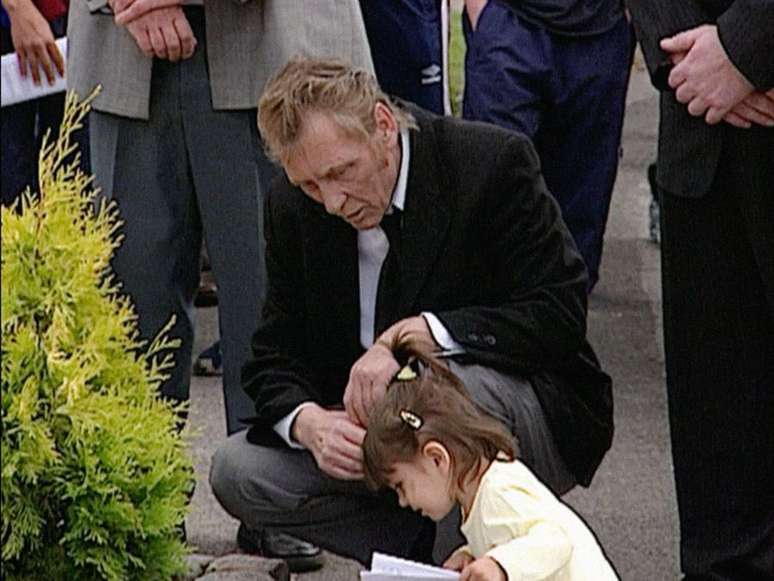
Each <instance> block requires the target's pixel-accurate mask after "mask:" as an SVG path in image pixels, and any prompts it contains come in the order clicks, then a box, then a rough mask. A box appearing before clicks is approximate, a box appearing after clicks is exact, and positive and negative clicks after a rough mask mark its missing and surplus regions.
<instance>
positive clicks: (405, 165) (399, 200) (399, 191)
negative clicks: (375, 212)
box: [390, 129, 411, 212]
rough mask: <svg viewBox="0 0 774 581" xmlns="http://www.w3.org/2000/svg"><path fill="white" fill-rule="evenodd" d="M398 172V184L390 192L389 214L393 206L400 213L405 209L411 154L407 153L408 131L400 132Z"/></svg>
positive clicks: (402, 130)
mask: <svg viewBox="0 0 774 581" xmlns="http://www.w3.org/2000/svg"><path fill="white" fill-rule="evenodd" d="M400 154H401V155H400V170H398V182H397V183H396V184H395V189H394V190H393V191H392V204H391V205H390V212H392V207H393V206H394V207H395V208H397V209H398V210H400V211H403V210H404V209H405V207H406V187H407V186H408V170H409V161H410V159H411V152H410V151H409V132H408V129H401V131H400Z"/></svg>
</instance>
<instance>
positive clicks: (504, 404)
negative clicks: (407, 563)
mask: <svg viewBox="0 0 774 581" xmlns="http://www.w3.org/2000/svg"><path fill="white" fill-rule="evenodd" d="M450 367H451V369H452V371H454V372H455V373H456V374H457V375H458V376H459V377H460V378H461V379H462V380H463V382H464V383H465V385H466V386H467V388H468V390H469V393H470V395H471V397H472V398H473V399H474V400H475V401H476V402H477V403H478V404H479V405H480V406H481V407H482V408H483V409H484V410H486V411H487V412H488V413H490V414H491V415H493V416H494V417H496V418H498V419H500V420H502V421H503V422H504V423H505V425H506V426H507V427H508V428H509V429H510V430H511V432H512V433H513V434H514V436H515V437H516V438H518V441H519V447H520V450H521V458H522V460H523V461H524V462H525V463H526V464H528V465H529V466H530V467H531V468H532V469H533V470H534V471H535V473H536V474H538V476H540V477H541V478H542V479H543V480H544V481H545V482H546V483H547V484H548V485H549V486H551V488H552V489H553V490H555V491H557V493H559V494H561V493H564V492H566V491H567V490H569V489H570V488H572V486H573V485H574V483H575V481H574V478H573V477H572V475H571V474H570V473H569V471H568V470H567V468H566V466H565V464H564V461H563V460H562V459H561V457H560V456H559V453H558V450H557V448H556V445H555V443H554V439H553V437H552V435H551V433H550V432H549V430H548V427H547V425H546V422H545V417H544V415H543V411H542V409H541V408H540V404H539V402H538V400H537V397H536V396H535V392H534V390H533V388H532V386H531V385H530V384H529V382H527V381H524V380H522V379H519V378H514V377H510V376H507V375H504V374H502V373H498V372H496V371H494V370H492V369H489V368H485V367H481V366H478V365H468V366H464V365H459V364H457V363H454V362H450ZM210 484H211V485H212V489H213V491H214V493H215V496H216V498H217V499H218V501H219V502H220V503H221V505H222V506H223V508H225V509H226V511H227V512H228V513H229V514H231V515H232V516H234V517H235V518H237V519H239V520H240V521H242V522H243V523H245V525H247V526H248V527H250V528H272V529H276V530H282V531H286V532H289V533H292V534H294V535H296V536H299V537H301V538H304V539H307V540H309V541H312V542H314V543H316V544H319V545H320V546H322V547H324V548H326V549H329V550H332V551H334V552H337V553H339V554H344V555H347V556H350V557H353V558H355V559H358V560H359V561H361V562H362V563H368V562H370V559H371V553H372V552H373V551H375V550H377V551H381V552H387V553H390V554H395V555H399V556H409V554H410V551H411V549H412V547H414V544H415V543H416V542H417V540H418V535H420V534H421V532H422V521H421V519H420V518H418V515H417V514H415V513H413V512H409V511H407V510H405V509H401V508H399V507H398V505H397V503H396V502H395V499H394V497H393V496H391V495H381V496H380V495H377V494H374V493H372V492H370V491H369V490H368V489H367V488H366V487H365V485H364V484H363V483H362V482H347V481H341V480H336V479H333V478H331V477H329V476H327V475H325V474H323V473H322V472H321V471H320V470H319V469H318V468H317V465H316V463H315V460H314V457H313V456H312V454H311V453H310V452H307V451H306V450H293V449H290V448H269V447H263V446H255V445H253V444H250V443H249V442H248V441H247V439H246V435H245V434H244V433H240V434H236V435H233V436H231V437H230V438H228V439H227V440H226V441H225V442H224V443H223V445H222V446H221V447H220V448H219V449H218V451H217V452H216V453H215V455H214V457H213V459H212V467H211V471H210ZM461 543H462V537H461V536H460V534H459V532H458V518H457V517H456V516H455V515H454V514H452V515H450V516H449V517H447V519H445V520H444V521H442V523H441V525H440V526H439V530H438V536H437V539H436V547H435V551H434V554H435V556H436V559H438V560H440V559H443V558H444V557H446V556H447V555H448V553H449V552H451V551H452V550H453V549H454V548H456V547H457V546H458V545H459V544H461Z"/></svg>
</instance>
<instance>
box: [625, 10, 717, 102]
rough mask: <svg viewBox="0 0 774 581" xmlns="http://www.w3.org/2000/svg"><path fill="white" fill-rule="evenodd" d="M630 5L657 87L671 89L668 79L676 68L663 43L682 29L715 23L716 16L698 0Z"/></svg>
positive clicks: (646, 60) (644, 54)
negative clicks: (714, 17)
mask: <svg viewBox="0 0 774 581" xmlns="http://www.w3.org/2000/svg"><path fill="white" fill-rule="evenodd" d="M626 6H627V7H628V9H629V12H631V15H632V21H633V24H634V30H635V32H636V34H637V40H638V41H639V43H640V48H641V49H642V54H643V56H644V57H645V64H646V65H647V67H648V72H649V73H650V79H651V82H652V83H653V86H654V87H656V88H657V89H659V90H660V91H670V90H671V88H670V87H669V83H668V82H667V81H668V78H669V71H670V70H671V68H672V67H671V64H670V62H669V60H668V58H667V53H666V52H664V51H663V50H661V48H660V47H659V42H660V41H661V39H663V38H667V37H670V36H673V35H675V34H677V33H678V32H682V31H684V30H688V29H689V28H695V27H697V26H699V25H701V24H707V23H711V22H712V18H711V17H710V15H709V14H708V13H707V12H706V11H705V10H703V9H702V8H701V6H699V4H698V3H696V2H674V1H673V0H627V2H626Z"/></svg>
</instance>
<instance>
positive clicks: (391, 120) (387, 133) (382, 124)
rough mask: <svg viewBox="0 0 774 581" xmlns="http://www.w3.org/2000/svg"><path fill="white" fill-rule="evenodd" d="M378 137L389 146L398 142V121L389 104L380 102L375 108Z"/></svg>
mask: <svg viewBox="0 0 774 581" xmlns="http://www.w3.org/2000/svg"><path fill="white" fill-rule="evenodd" d="M374 121H375V123H376V135H377V136H378V137H379V138H380V139H383V140H384V141H385V143H387V144H388V145H392V144H393V143H396V144H397V142H398V121H397V119H395V114H394V113H393V112H392V109H390V107H389V105H387V103H383V102H382V101H379V102H378V103H376V106H375V107H374Z"/></svg>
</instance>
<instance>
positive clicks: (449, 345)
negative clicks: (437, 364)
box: [421, 311, 465, 355]
mask: <svg viewBox="0 0 774 581" xmlns="http://www.w3.org/2000/svg"><path fill="white" fill-rule="evenodd" d="M421 314H422V317H424V319H425V321H426V322H427V326H428V327H430V333H431V334H432V335H433V339H435V342H436V343H437V344H438V345H439V347H441V349H443V354H444V355H458V354H460V353H465V349H464V348H463V347H462V345H460V344H459V343H457V341H455V340H454V337H452V336H451V333H449V331H448V330H447V329H446V327H444V325H443V323H441V321H440V319H438V317H436V316H435V315H434V314H433V313H429V312H427V311H425V312H423V313H421Z"/></svg>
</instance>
